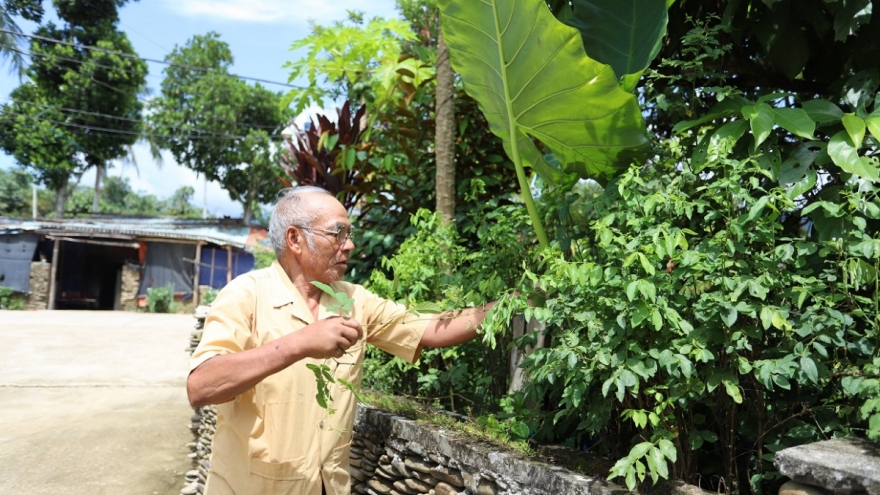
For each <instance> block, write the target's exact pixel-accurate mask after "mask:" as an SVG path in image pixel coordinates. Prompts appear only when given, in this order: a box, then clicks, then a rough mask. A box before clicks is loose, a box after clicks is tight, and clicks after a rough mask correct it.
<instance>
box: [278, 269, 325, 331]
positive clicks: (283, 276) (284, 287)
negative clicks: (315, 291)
mask: <svg viewBox="0 0 880 495" xmlns="http://www.w3.org/2000/svg"><path fill="white" fill-rule="evenodd" d="M270 271H271V273H272V307H273V308H280V307H282V306H286V305H288V304H289V305H290V313H291V314H292V315H293V316H294V317H296V318H299V319H300V320H302V321H303V322H305V323H306V324H310V323H314V320H315V319H314V317H312V312H311V311H309V305H308V304H306V301H305V299H303V297H302V294H300V293H299V289H297V288H296V286H295V285H293V282H291V281H290V277H288V276H287V272H285V271H284V268H283V267H282V266H281V263H279V262H278V261H277V260H276V261H274V262H273V263H272V266H271V267H270Z"/></svg>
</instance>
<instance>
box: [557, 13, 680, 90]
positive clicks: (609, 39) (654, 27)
mask: <svg viewBox="0 0 880 495" xmlns="http://www.w3.org/2000/svg"><path fill="white" fill-rule="evenodd" d="M666 3H667V2H666V0H573V1H572V3H571V7H570V11H569V12H567V15H566V17H565V18H564V19H562V18H561V19H560V20H563V22H565V23H566V24H568V25H569V26H572V27H574V28H577V29H578V31H580V32H581V36H582V37H583V40H584V48H585V49H586V51H587V55H589V56H590V57H592V58H594V59H596V60H598V61H599V62H602V63H603V64H608V65H610V66H611V68H612V69H614V73H615V74H616V75H617V77H618V78H620V79H621V80H624V81H625V80H626V79H627V76H635V79H636V81H637V80H638V76H639V75H640V74H641V72H642V71H644V70H645V69H647V68H648V66H649V65H650V64H651V61H652V60H654V57H656V56H657V54H658V53H660V46H661V43H662V41H663V38H664V37H665V36H666V23H667V21H668V15H667V13H666V8H667V7H666Z"/></svg>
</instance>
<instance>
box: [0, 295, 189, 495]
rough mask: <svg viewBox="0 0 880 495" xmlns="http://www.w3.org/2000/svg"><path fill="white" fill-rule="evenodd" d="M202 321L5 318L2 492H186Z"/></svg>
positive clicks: (96, 315)
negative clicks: (195, 332) (196, 339)
mask: <svg viewBox="0 0 880 495" xmlns="http://www.w3.org/2000/svg"><path fill="white" fill-rule="evenodd" d="M194 323H195V319H194V318H193V317H192V316H190V315H154V314H140V313H125V312H111V311H0V342H2V344H0V494H4V495H37V494H59V493H64V494H66V495H80V494H82V495H86V494H89V495H102V494H118V493H127V494H134V495H138V494H145V495H177V494H178V493H180V489H181V488H182V487H183V484H184V483H183V475H184V473H185V472H186V471H187V470H188V469H189V468H190V467H189V466H190V463H189V459H188V458H187V454H188V453H189V449H187V448H186V443H187V442H190V441H192V434H191V433H190V431H189V428H188V426H189V421H190V416H191V415H192V413H193V411H192V408H190V407H189V404H188V403H187V400H186V391H185V387H184V384H185V380H186V375H187V371H188V365H187V362H188V354H187V353H186V352H185V349H186V347H187V345H188V344H189V334H190V332H191V331H192V328H193V325H194Z"/></svg>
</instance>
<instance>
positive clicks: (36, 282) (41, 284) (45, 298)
mask: <svg viewBox="0 0 880 495" xmlns="http://www.w3.org/2000/svg"><path fill="white" fill-rule="evenodd" d="M51 276H52V264H51V263H46V262H45V261H35V262H33V263H31V276H30V281H29V283H28V297H27V309H48V308H49V278H50V277H51Z"/></svg>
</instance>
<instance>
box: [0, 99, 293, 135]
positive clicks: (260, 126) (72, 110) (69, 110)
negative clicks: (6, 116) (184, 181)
mask: <svg viewBox="0 0 880 495" xmlns="http://www.w3.org/2000/svg"><path fill="white" fill-rule="evenodd" d="M5 100H6V101H8V102H11V103H19V104H24V105H33V106H36V107H42V108H51V109H55V110H58V111H60V112H66V113H78V114H83V115H91V116H94V117H100V118H104V119H111V120H122V121H125V122H135V123H138V124H144V125H147V126H149V125H150V122H148V121H146V120H140V119H133V118H130V117H123V116H120V115H110V114H106V113H98V112H89V111H86V110H77V109H75V108H65V107H59V106H55V105H46V104H43V103H35V102H32V101H24V100H14V99H12V98H5ZM223 122H228V123H233V124H237V125H241V126H242V127H245V128H257V129H273V130H279V129H281V128H283V127H284V126H283V125H282V124H279V125H263V124H247V123H244V124H238V123H237V122H231V121H228V120H224V121H223ZM163 127H168V128H170V129H185V127H184V126H179V125H163ZM192 130H193V129H190V131H192ZM198 132H200V133H205V134H215V135H218V136H221V135H222V136H230V135H231V134H226V133H218V132H214V131H205V130H202V131H198Z"/></svg>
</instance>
